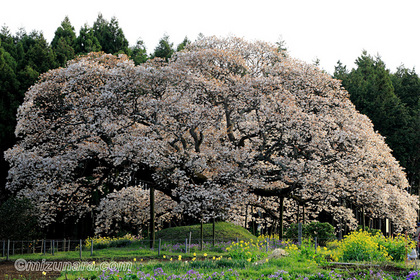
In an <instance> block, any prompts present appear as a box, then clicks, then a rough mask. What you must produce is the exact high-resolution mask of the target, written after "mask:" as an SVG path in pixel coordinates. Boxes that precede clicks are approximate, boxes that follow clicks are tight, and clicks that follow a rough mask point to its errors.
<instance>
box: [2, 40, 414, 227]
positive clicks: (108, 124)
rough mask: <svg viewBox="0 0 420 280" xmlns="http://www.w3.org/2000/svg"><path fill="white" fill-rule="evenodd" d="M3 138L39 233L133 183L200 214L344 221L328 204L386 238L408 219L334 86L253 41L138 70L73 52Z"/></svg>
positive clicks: (365, 131)
mask: <svg viewBox="0 0 420 280" xmlns="http://www.w3.org/2000/svg"><path fill="white" fill-rule="evenodd" d="M16 135H17V136H18V137H19V139H20V140H19V141H18V143H17V144H16V145H15V146H14V147H13V148H12V149H10V150H8V151H7V152H6V154H5V157H6V159H7V161H8V162H9V163H10V165H11V169H10V171H9V182H8V185H7V188H8V189H9V190H11V191H14V192H17V193H19V195H21V196H24V197H27V198H29V199H32V200H35V201H37V207H39V208H42V209H43V210H45V211H39V212H40V213H44V216H42V217H39V218H40V220H41V221H42V222H43V223H44V225H46V224H49V223H51V222H52V221H53V220H54V219H55V217H56V216H57V215H58V213H59V212H63V211H64V212H66V213H67V215H83V214H86V213H90V211H91V210H92V209H94V208H95V207H96V205H97V203H96V205H95V203H93V199H92V198H93V196H94V193H97V194H99V195H100V196H102V197H104V196H105V195H106V194H108V193H110V192H112V191H114V190H119V189H122V188H123V187H127V186H130V187H135V186H137V185H138V184H139V182H147V183H148V184H153V185H154V186H155V187H156V189H158V190H159V191H161V192H162V193H164V194H166V195H167V196H168V197H171V198H172V199H173V200H175V201H176V202H177V203H178V207H179V209H180V211H182V213H184V214H186V215H190V216H193V217H200V218H209V217H214V216H222V215H224V212H226V211H228V210H229V209H231V208H234V207H235V205H238V204H240V203H243V202H244V201H247V200H250V199H252V197H253V196H263V197H286V198H288V199H292V200H294V201H296V202H298V203H305V204H309V205H311V206H312V207H313V209H315V210H314V212H315V215H316V214H317V213H319V212H320V211H327V212H329V213H331V215H333V216H335V217H337V219H338V218H340V219H344V220H345V221H346V222H348V223H351V222H352V221H353V220H354V217H353V214H352V213H351V211H349V210H348V209H347V208H346V207H345V206H344V205H343V204H342V203H341V200H346V201H348V202H350V203H352V204H355V205H360V206H364V207H365V209H367V211H368V212H370V213H371V215H372V216H374V217H381V218H383V217H387V218H389V219H391V220H392V221H393V223H394V224H395V225H396V228H397V229H398V230H402V229H404V228H405V229H409V228H411V227H412V224H413V223H414V222H415V219H416V209H417V200H416V199H415V197H413V196H411V195H410V194H408V193H407V192H406V189H407V188H408V181H407V179H406V177H405V173H404V172H403V171H402V168H401V167H400V166H399V164H398V162H397V161H396V160H395V158H394V157H393V156H392V154H391V150H390V149H389V147H388V146H387V145H386V144H385V141H384V138H383V137H382V136H381V135H379V134H378V133H377V132H375V131H374V129H373V124H372V122H371V121H370V120H369V119H368V118H367V117H366V116H365V115H362V114H360V113H359V112H358V111H357V110H356V108H355V106H354V105H353V104H352V103H351V101H350V99H349V98H348V93H347V92H346V91H345V90H343V88H342V86H341V84H340V82H339V81H338V80H335V79H332V78H331V77H330V76H329V75H327V74H325V73H323V72H322V71H320V70H318V69H317V68H316V67H314V66H312V65H308V64H305V63H303V62H301V61H298V60H295V59H292V58H290V57H289V56H287V55H285V54H284V53H283V52H281V51H279V50H278V47H277V46H275V45H270V44H267V43H264V42H254V43H250V42H247V41H244V40H242V39H238V38H233V37H230V38H224V39H220V38H216V37H206V38H203V39H202V40H199V41H196V42H194V43H191V44H188V45H187V46H186V47H185V48H184V49H183V50H182V51H180V52H178V53H176V54H175V55H174V56H173V57H172V59H168V61H166V60H163V59H160V58H156V59H154V60H151V61H148V62H146V63H145V64H141V65H139V66H136V65H135V64H134V63H133V62H132V61H130V60H129V59H128V58H127V56H125V55H119V56H118V57H116V56H112V55H107V54H103V53H92V54H89V55H88V56H85V57H80V58H77V59H75V60H73V61H72V62H71V63H69V64H68V66H67V67H66V68H61V69H56V70H51V71H49V72H47V73H46V74H43V75H42V77H41V79H40V80H39V82H38V83H37V84H36V85H35V86H33V87H32V88H31V89H30V90H29V91H28V92H27V93H26V96H25V101H24V103H23V104H22V106H21V107H20V108H19V111H18V124H17V127H16ZM216 209H221V211H216ZM203 216H205V217H203Z"/></svg>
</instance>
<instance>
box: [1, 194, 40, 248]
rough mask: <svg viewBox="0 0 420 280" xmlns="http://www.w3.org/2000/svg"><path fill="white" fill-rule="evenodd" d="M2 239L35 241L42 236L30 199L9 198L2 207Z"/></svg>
mask: <svg viewBox="0 0 420 280" xmlns="http://www.w3.org/2000/svg"><path fill="white" fill-rule="evenodd" d="M0 225H1V226H0V239H14V240H23V239H33V238H39V237H41V236H42V234H41V232H42V231H41V229H40V227H39V225H38V219H37V217H36V216H35V214H34V207H33V205H32V204H31V202H30V200H29V199H26V198H9V199H8V200H6V201H5V202H4V203H3V204H1V205H0Z"/></svg>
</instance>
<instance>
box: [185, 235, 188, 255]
mask: <svg viewBox="0 0 420 280" xmlns="http://www.w3.org/2000/svg"><path fill="white" fill-rule="evenodd" d="M187 250H188V238H185V253H188V251H187Z"/></svg>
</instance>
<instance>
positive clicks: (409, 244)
mask: <svg viewBox="0 0 420 280" xmlns="http://www.w3.org/2000/svg"><path fill="white" fill-rule="evenodd" d="M378 244H379V246H383V247H384V248H385V249H386V251H387V252H388V254H389V255H390V257H391V258H392V260H394V261H404V260H405V259H406V257H407V256H406V254H407V251H408V252H410V251H411V250H412V249H414V248H415V246H416V243H415V242H414V241H412V240H410V238H409V237H406V236H404V235H401V234H399V235H397V236H395V237H387V238H386V237H383V236H382V238H380V239H379V240H378Z"/></svg>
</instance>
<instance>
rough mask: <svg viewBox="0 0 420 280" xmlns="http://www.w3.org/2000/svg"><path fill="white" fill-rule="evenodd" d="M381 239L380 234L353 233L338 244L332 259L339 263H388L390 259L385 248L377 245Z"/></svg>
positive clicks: (360, 231)
mask: <svg viewBox="0 0 420 280" xmlns="http://www.w3.org/2000/svg"><path fill="white" fill-rule="evenodd" d="M382 238H383V237H382V236H381V235H380V234H376V235H372V234H370V233H369V232H367V231H362V230H359V231H353V232H352V233H350V234H349V235H347V236H345V237H344V239H343V240H341V241H340V242H338V247H337V249H336V250H335V254H334V255H333V257H334V259H335V260H340V261H389V260H391V259H392V257H391V256H390V255H389V254H388V252H387V250H386V248H385V247H384V246H382V245H380V244H379V243H380V240H381V239H382Z"/></svg>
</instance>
